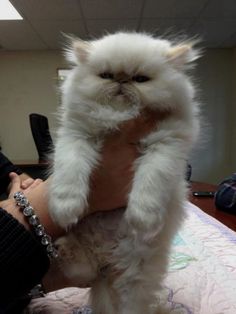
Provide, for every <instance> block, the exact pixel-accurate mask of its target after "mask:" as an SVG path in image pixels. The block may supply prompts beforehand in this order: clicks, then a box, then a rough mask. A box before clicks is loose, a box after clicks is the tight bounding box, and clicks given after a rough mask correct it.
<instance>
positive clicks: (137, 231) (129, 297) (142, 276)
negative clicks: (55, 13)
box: [50, 33, 199, 314]
mask: <svg viewBox="0 0 236 314" xmlns="http://www.w3.org/2000/svg"><path fill="white" fill-rule="evenodd" d="M67 56H68V59H69V61H70V62H73V63H74V68H73V69H72V70H71V73H70V74H69V76H68V78H67V79H66V81H65V83H64V85H63V87H62V94H63V98H62V106H61V109H62V110H61V125H60V128H59V131H58V137H57V141H56V145H55V154H54V168H53V175H52V181H51V186H50V213H51V215H52V217H53V219H54V220H55V221H56V222H57V223H59V225H61V226H62V227H64V228H67V227H68V226H71V225H74V224H76V223H77V222H78V220H79V219H80V217H82V216H83V214H84V211H85V210H86V207H87V205H88V204H87V197H88V194H89V179H90V175H91V172H92V170H93V168H94V167H95V166H96V165H97V164H98V163H99V159H100V151H101V148H102V144H103V139H104V136H105V135H106V134H107V133H108V132H110V130H113V129H117V128H119V125H120V123H121V122H123V121H126V120H129V119H131V118H133V117H136V116H138V115H139V114H141V112H142V109H144V108H149V109H151V110H158V111H159V112H166V113H167V114H166V118H165V119H164V120H163V121H161V122H158V123H157V126H156V129H155V130H153V131H152V132H151V134H149V135H148V136H146V137H145V138H143V139H142V140H141V149H142V154H141V156H140V157H139V158H138V159H137V160H136V162H135V174H134V179H133V184H132V189H131V191H130V193H129V196H128V205H127V208H126V210H125V211H124V212H122V211H118V212H116V211H115V212H113V213H108V214H99V215H95V216H93V217H92V218H89V219H87V218H86V219H85V220H83V222H82V223H81V224H80V225H79V227H77V228H73V229H72V230H71V232H70V233H69V234H68V235H67V236H66V237H63V238H61V239H59V240H58V242H57V243H58V246H59V253H60V257H59V263H60V266H61V267H62V268H63V270H64V272H65V274H66V275H67V276H68V277H70V278H73V280H74V283H75V284H76V285H83V284H85V283H88V282H90V283H91V285H92V291H91V302H92V307H93V311H94V313H95V314H141V313H142V314H143V313H146V314H153V313H157V304H156V294H157V292H158V290H159V289H160V284H161V280H162V278H163V276H164V274H165V271H166V267H167V264H168V253H169V248H170V244H171V240H172V238H173V236H174V234H175V233H176V231H177V230H178V228H179V225H180V222H181V220H182V217H183V204H184V201H185V200H186V190H187V189H186V183H185V171H186V161H187V159H188V155H189V152H190V150H191V147H192V145H193V143H194V142H195V140H196V138H197V136H198V132H199V106H198V103H197V102H196V101H195V93H194V87H193V85H192V83H191V80H190V78H189V76H188V75H187V73H188V72H187V71H188V68H189V66H190V65H191V63H192V62H193V61H195V60H196V59H197V58H198V57H199V54H198V51H197V50H195V49H194V48H193V47H192V44H191V42H180V43H172V42H170V41H168V40H164V39H157V38H154V37H152V36H150V35H147V34H139V33H116V34H113V35H107V36H105V37H103V38H101V39H98V40H93V41H90V42H85V41H81V40H75V41H74V42H73V45H72V48H71V49H70V50H69V51H68V52H67Z"/></svg>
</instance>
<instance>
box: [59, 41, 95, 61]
mask: <svg viewBox="0 0 236 314" xmlns="http://www.w3.org/2000/svg"><path fill="white" fill-rule="evenodd" d="M67 41H69V44H68V45H67V48H66V49H65V56H66V59H67V61H69V62H70V63H72V64H78V63H84V62H86V60H87V57H88V54H89V50H90V48H91V43H89V42H88V41H84V40H81V39H78V38H75V37H70V36H67Z"/></svg>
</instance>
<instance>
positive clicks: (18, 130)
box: [0, 51, 65, 160]
mask: <svg viewBox="0 0 236 314" xmlns="http://www.w3.org/2000/svg"><path fill="white" fill-rule="evenodd" d="M59 67H65V64H64V61H63V58H62V56H61V54H60V53H59V52H55V51H43V52H42V51H41V52H8V53H4V52H1V53H0V142H1V145H2V148H3V151H4V153H6V154H7V156H9V157H10V158H11V159H14V160H22V159H37V158H38V155H37V151H36V148H35V145H34V141H33V138H32V135H31V130H30V126H29V114H30V113H33V112H36V113H41V114H44V115H46V116H47V117H48V118H49V124H50V127H51V129H52V130H53V129H54V127H55V120H56V119H55V117H54V115H53V113H54V112H55V111H56V109H57V103H58V101H57V88H56V84H57V81H56V77H57V68H59Z"/></svg>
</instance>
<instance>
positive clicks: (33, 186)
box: [24, 179, 43, 192]
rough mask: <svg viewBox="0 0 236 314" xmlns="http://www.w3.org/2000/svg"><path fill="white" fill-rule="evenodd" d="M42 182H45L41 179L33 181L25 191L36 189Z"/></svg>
mask: <svg viewBox="0 0 236 314" xmlns="http://www.w3.org/2000/svg"><path fill="white" fill-rule="evenodd" d="M42 182H43V180H41V179H35V180H34V179H33V182H31V184H29V186H28V187H26V189H25V190H24V191H25V192H28V191H30V190H32V189H34V188H35V187H37V186H38V185H39V184H41V183H42Z"/></svg>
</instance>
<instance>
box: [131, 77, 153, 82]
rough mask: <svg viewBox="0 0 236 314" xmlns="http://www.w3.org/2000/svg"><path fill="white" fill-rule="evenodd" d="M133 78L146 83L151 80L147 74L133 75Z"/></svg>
mask: <svg viewBox="0 0 236 314" xmlns="http://www.w3.org/2000/svg"><path fill="white" fill-rule="evenodd" d="M132 80H133V81H135V82H137V83H144V82H147V81H149V80H150V77H148V76H146V75H135V76H133V77H132Z"/></svg>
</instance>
